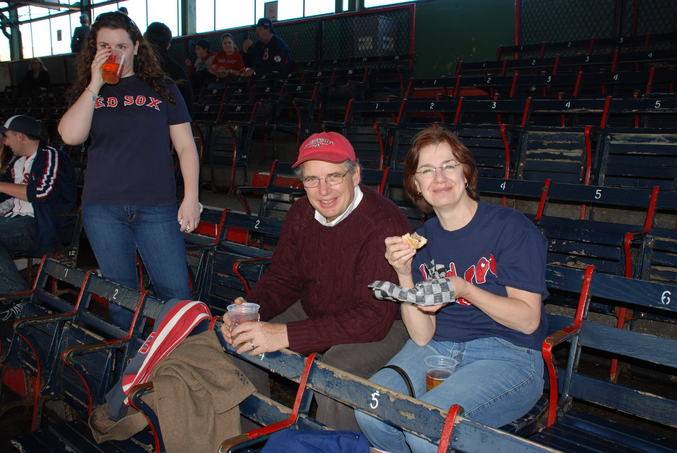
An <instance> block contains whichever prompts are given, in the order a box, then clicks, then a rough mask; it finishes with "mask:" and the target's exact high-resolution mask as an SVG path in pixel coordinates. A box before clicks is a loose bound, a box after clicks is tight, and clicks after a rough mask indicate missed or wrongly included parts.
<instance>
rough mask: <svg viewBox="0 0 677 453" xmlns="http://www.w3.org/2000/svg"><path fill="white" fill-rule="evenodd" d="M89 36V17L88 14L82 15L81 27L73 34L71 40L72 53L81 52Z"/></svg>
mask: <svg viewBox="0 0 677 453" xmlns="http://www.w3.org/2000/svg"><path fill="white" fill-rule="evenodd" d="M87 36H89V16H88V15H87V14H80V26H79V27H77V28H76V29H75V31H74V32H73V39H71V51H72V52H73V53H78V52H80V49H82V43H84V42H85V41H86V40H87Z"/></svg>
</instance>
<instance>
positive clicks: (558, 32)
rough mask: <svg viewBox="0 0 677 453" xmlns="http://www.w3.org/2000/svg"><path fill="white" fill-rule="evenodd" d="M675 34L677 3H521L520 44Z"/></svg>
mask: <svg viewBox="0 0 677 453" xmlns="http://www.w3.org/2000/svg"><path fill="white" fill-rule="evenodd" d="M675 31H677V1H675V0H594V1H592V0H521V17H520V44H531V43H539V42H557V41H574V40H579V39H590V38H597V39H602V38H614V37H619V36H633V35H643V34H646V33H652V34H655V33H669V32H675Z"/></svg>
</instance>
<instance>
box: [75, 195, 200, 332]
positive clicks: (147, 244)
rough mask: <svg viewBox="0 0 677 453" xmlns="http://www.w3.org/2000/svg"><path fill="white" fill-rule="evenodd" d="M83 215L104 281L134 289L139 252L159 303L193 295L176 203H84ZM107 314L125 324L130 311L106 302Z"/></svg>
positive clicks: (114, 320)
mask: <svg viewBox="0 0 677 453" xmlns="http://www.w3.org/2000/svg"><path fill="white" fill-rule="evenodd" d="M82 215H83V221H84V226H85V231H86V232H87V238H88V239H89V242H90V244H91V245H92V250H93V251H94V254H95V255H96V260H97V262H98V263H99V269H101V274H102V275H103V276H104V277H105V278H108V279H111V280H113V281H116V282H118V283H120V284H122V285H125V286H128V287H130V288H135V289H137V288H138V287H139V278H138V273H137V268H136V253H137V251H138V252H139V255H140V256H141V260H142V261H143V264H144V266H145V268H146V270H147V271H148V274H149V275H150V280H151V282H152V283H153V287H154V288H155V292H156V294H157V296H158V297H159V298H160V299H162V300H168V299H171V298H174V297H175V298H178V299H190V298H191V297H192V296H191V292H190V287H189V284H188V266H187V263H186V247H185V244H184V240H183V234H182V233H181V232H180V231H179V222H178V221H177V220H176V216H177V207H176V205H166V206H122V205H96V204H85V205H84V206H83V208H82ZM109 310H110V316H111V319H112V321H113V322H115V323H116V324H117V325H119V326H122V327H127V326H129V323H130V321H131V319H132V315H133V314H132V312H131V311H129V310H126V309H124V308H121V307H120V306H118V305H115V304H110V306H109Z"/></svg>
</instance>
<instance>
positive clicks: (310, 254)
mask: <svg viewBox="0 0 677 453" xmlns="http://www.w3.org/2000/svg"><path fill="white" fill-rule="evenodd" d="M360 188H361V189H362V193H363V194H364V197H363V198H362V201H361V202H360V204H359V205H358V206H357V208H356V209H355V210H354V211H353V212H351V213H350V214H349V215H348V217H346V218H345V219H343V220H342V221H341V222H339V224H338V225H336V226H334V227H326V226H323V225H321V224H320V223H319V222H318V221H317V220H315V218H314V215H315V210H314V209H313V207H312V206H311V205H310V203H309V202H308V199H307V198H306V197H303V198H301V199H300V200H298V201H297V202H296V203H294V205H293V206H292V207H291V209H290V210H289V213H287V217H286V219H285V222H284V225H283V227H282V235H281V237H280V240H279V242H278V245H277V248H276V249H275V253H274V254H273V261H272V264H271V265H270V267H269V268H268V270H267V272H266V274H265V275H264V276H263V278H262V279H261V280H260V281H259V282H258V283H257V284H256V286H255V287H254V288H253V290H252V292H251V293H250V294H249V296H248V297H247V300H248V301H251V302H256V303H258V304H260V305H261V319H262V320H269V319H270V318H272V317H274V316H276V315H278V314H279V313H281V312H283V311H284V310H286V309H287V308H288V307H289V306H291V305H292V304H293V303H294V302H296V301H297V300H299V299H300V300H301V303H302V305H303V309H304V310H305V312H306V313H307V314H308V319H306V320H303V321H295V322H290V323H288V324H287V335H288V338H289V347H290V349H293V350H294V351H297V352H299V353H302V354H307V353H310V352H320V351H324V350H326V349H328V348H329V347H331V346H334V345H337V344H345V343H365V342H372V341H379V340H381V339H383V338H384V337H385V336H386V334H387V333H388V331H389V330H390V328H391V326H392V324H393V321H394V320H395V319H397V317H398V313H399V307H398V304H396V303H393V302H388V301H380V300H377V299H375V298H374V296H373V293H372V291H371V290H370V289H369V288H368V287H367V285H368V284H369V283H371V282H373V281H374V280H388V281H394V282H396V281H397V279H396V274H395V271H394V270H393V268H392V267H391V266H390V265H389V264H388V262H387V261H386V259H385V244H384V239H385V238H386V237H388V236H399V235H402V234H404V233H406V232H410V231H411V226H410V225H409V222H408V220H407V218H406V217H405V216H404V215H403V214H402V212H401V210H400V208H398V207H397V206H396V205H395V204H394V203H393V202H391V201H390V200H388V199H386V198H384V197H382V196H381V195H378V194H377V193H376V192H374V191H373V190H371V189H369V188H368V187H365V186H360Z"/></svg>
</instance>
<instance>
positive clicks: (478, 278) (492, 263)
mask: <svg viewBox="0 0 677 453" xmlns="http://www.w3.org/2000/svg"><path fill="white" fill-rule="evenodd" d="M418 270H419V272H420V273H421V275H422V276H423V278H424V279H425V280H428V279H430V278H431V276H430V275H428V272H427V270H426V267H425V265H423V264H421V265H420V266H419V267H418ZM489 272H491V273H492V274H493V275H494V276H496V277H497V276H498V273H497V271H496V257H495V256H494V255H489V258H485V257H482V258H480V259H479V260H477V263H475V264H473V265H472V266H470V267H469V268H468V269H466V271H465V272H464V273H463V279H464V280H465V281H467V282H470V283H473V282H474V283H475V284H476V285H482V284H484V283H486V281H487V274H488V273H489ZM444 276H445V277H456V276H458V273H457V272H456V263H454V262H451V263H449V270H448V271H447V273H446V274H444ZM456 302H457V303H459V304H461V305H472V304H471V303H470V302H468V301H467V300H465V299H463V298H462V297H459V298H458V299H456Z"/></svg>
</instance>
